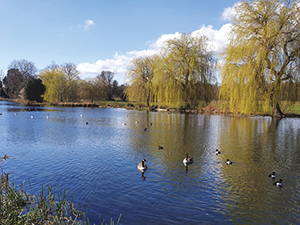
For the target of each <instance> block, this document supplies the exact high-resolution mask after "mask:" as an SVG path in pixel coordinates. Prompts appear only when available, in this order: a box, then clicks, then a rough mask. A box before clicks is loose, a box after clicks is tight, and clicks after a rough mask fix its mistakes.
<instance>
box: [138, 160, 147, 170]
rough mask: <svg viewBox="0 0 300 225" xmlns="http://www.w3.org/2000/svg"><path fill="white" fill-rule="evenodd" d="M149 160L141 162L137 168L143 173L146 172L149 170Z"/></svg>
mask: <svg viewBox="0 0 300 225" xmlns="http://www.w3.org/2000/svg"><path fill="white" fill-rule="evenodd" d="M145 162H147V160H146V159H143V160H142V162H140V163H139V164H138V166H137V168H138V170H139V171H141V172H145V171H146V170H147V169H148V168H147V165H146V163H145Z"/></svg>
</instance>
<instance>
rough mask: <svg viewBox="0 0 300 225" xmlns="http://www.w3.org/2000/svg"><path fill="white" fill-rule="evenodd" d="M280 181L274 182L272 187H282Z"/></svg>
mask: <svg viewBox="0 0 300 225" xmlns="http://www.w3.org/2000/svg"><path fill="white" fill-rule="evenodd" d="M282 181H283V180H282V179H279V180H278V181H276V182H275V183H274V185H275V186H276V187H282Z"/></svg>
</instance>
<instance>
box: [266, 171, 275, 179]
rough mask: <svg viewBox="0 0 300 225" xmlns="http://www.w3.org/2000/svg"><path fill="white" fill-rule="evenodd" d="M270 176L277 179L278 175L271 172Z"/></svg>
mask: <svg viewBox="0 0 300 225" xmlns="http://www.w3.org/2000/svg"><path fill="white" fill-rule="evenodd" d="M268 177H271V178H273V179H275V177H276V175H275V172H273V173H271V174H270V175H269V176H268Z"/></svg>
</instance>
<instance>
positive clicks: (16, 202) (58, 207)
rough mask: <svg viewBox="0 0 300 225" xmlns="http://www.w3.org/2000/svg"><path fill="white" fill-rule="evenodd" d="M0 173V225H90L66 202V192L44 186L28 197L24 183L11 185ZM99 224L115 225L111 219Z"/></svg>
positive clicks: (82, 214) (76, 209) (50, 186)
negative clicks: (36, 193)
mask: <svg viewBox="0 0 300 225" xmlns="http://www.w3.org/2000/svg"><path fill="white" fill-rule="evenodd" d="M5 158H7V157H5ZM3 159H4V157H3ZM1 170H2V171H1V178H0V223H1V224H14V225H18V224H19V225H23V224H66V225H67V224H77V225H87V224H90V223H89V219H88V218H86V217H85V214H84V212H83V211H81V210H79V209H78V207H76V206H75V203H73V201H72V198H71V200H68V198H67V194H68V193H67V192H66V191H65V190H64V191H63V192H61V191H59V190H58V188H57V190H56V191H55V190H53V187H52V185H47V186H46V188H45V187H42V188H41V191H40V194H39V195H31V194H28V193H27V192H26V191H25V189H24V183H23V184H22V185H19V186H16V185H14V184H12V183H11V182H10V179H9V173H4V172H3V169H2V167H1ZM54 192H56V194H55V193H54ZM120 219H121V215H120V216H119V219H118V221H117V222H116V224H119V222H120ZM99 221H100V219H99ZM99 224H101V225H104V224H110V225H114V224H115V223H114V221H113V220H112V219H111V221H110V222H109V223H105V221H104V220H102V222H100V223H99Z"/></svg>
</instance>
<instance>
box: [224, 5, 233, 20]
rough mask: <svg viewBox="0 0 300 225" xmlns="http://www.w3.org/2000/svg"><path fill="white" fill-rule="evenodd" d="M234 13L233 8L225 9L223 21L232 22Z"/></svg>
mask: <svg viewBox="0 0 300 225" xmlns="http://www.w3.org/2000/svg"><path fill="white" fill-rule="evenodd" d="M232 13H233V8H232V7H228V8H225V9H224V11H223V13H222V17H221V20H222V21H230V19H231V15H232Z"/></svg>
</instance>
